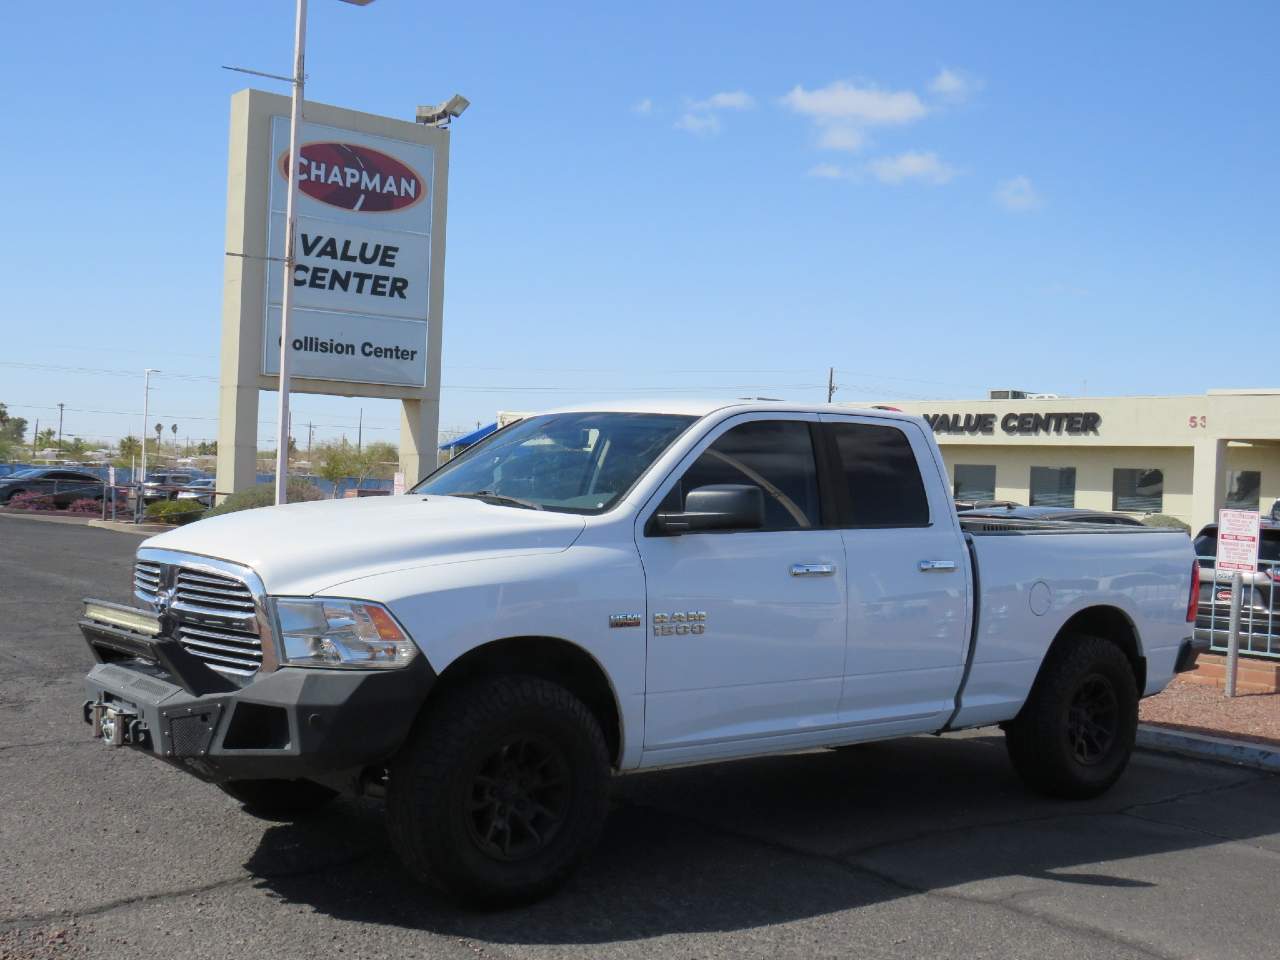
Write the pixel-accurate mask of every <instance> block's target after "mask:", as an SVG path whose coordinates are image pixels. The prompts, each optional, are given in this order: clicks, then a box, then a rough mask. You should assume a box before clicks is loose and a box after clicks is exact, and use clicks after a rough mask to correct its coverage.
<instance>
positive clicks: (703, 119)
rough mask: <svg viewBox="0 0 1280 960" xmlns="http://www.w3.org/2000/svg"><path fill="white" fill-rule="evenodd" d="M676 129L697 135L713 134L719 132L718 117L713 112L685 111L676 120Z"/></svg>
mask: <svg viewBox="0 0 1280 960" xmlns="http://www.w3.org/2000/svg"><path fill="white" fill-rule="evenodd" d="M675 127H676V129H677V130H684V131H685V132H686V133H694V134H698V135H699V136H704V137H707V136H714V135H715V134H717V133H719V132H720V118H719V117H717V116H716V115H715V114H714V113H692V112H689V113H685V114H683V115H681V117H680V119H679V120H677V121H676V123H675Z"/></svg>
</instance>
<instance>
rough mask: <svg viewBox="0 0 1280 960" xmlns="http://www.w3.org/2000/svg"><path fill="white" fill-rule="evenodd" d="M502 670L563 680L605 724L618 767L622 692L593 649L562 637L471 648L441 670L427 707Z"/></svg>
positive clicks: (607, 743)
mask: <svg viewBox="0 0 1280 960" xmlns="http://www.w3.org/2000/svg"><path fill="white" fill-rule="evenodd" d="M502 673H522V674H528V675H530V676H535V677H539V678H541V679H543V680H549V681H550V682H552V683H558V684H560V686H562V687H564V688H565V689H566V690H568V691H569V692H570V693H572V694H573V695H574V696H576V697H577V698H578V699H579V700H581V701H582V702H583V703H584V704H586V706H587V709H588V710H590V711H591V713H592V715H593V716H594V717H595V718H596V722H598V723H599V724H600V730H601V732H602V733H603V734H604V740H605V746H606V747H607V748H608V750H609V761H610V763H611V764H612V765H613V766H614V768H615V769H616V768H617V767H618V765H619V763H620V761H621V758H622V746H623V743H622V741H623V724H622V710H621V707H620V705H619V702H618V696H617V691H615V690H614V688H613V684H612V682H611V681H610V679H609V675H608V674H607V673H606V672H605V670H604V668H603V667H602V666H601V665H600V662H599V661H598V660H597V659H596V658H595V657H594V656H592V655H591V653H589V652H588V651H587V650H585V649H583V648H582V647H580V646H579V645H578V644H576V643H573V642H572V641H569V640H564V639H562V638H560V637H549V636H516V637H505V638H502V639H499V640H492V641H490V642H488V643H485V644H481V645H480V646H478V647H474V648H472V649H471V650H468V651H467V652H466V653H464V654H463V655H462V656H460V657H458V658H457V659H456V660H454V661H453V662H452V663H450V664H449V665H448V666H447V667H445V669H444V670H443V671H442V672H441V673H440V675H439V677H438V678H437V680H436V682H435V684H434V685H433V687H432V689H431V693H430V694H429V695H428V697H427V701H426V704H425V705H424V709H429V708H430V706H431V704H432V703H434V702H435V701H436V700H438V699H439V698H440V696H441V695H442V694H443V693H444V692H445V691H446V690H450V689H453V688H455V687H457V686H458V685H459V684H462V683H466V682H468V681H470V680H473V679H475V678H476V677H480V676H491V675H496V674H502Z"/></svg>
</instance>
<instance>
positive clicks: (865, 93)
mask: <svg viewBox="0 0 1280 960" xmlns="http://www.w3.org/2000/svg"><path fill="white" fill-rule="evenodd" d="M782 102H783V103H784V104H786V105H787V106H788V107H790V108H791V109H792V110H794V111H795V112H796V113H800V114H804V115H805V116H807V117H811V118H812V119H814V120H816V121H818V122H819V123H832V122H838V121H846V122H853V123H860V124H865V125H868V126H870V125H892V124H903V123H911V122H913V121H915V120H919V119H920V118H921V117H923V116H924V115H925V114H926V113H928V112H929V111H928V108H927V107H926V106H925V105H924V102H923V101H922V100H921V99H920V98H919V97H918V96H916V94H915V93H914V92H913V91H911V90H881V89H879V88H877V87H873V86H867V87H857V86H854V85H853V84H851V83H846V82H845V81H843V80H837V81H835V82H834V83H829V84H827V85H826V86H825V87H819V88H818V89H816V90H806V89H805V88H804V87H802V86H799V85H797V86H795V87H793V88H792V90H791V92H790V93H788V94H787V95H786V96H784V97H783V98H782Z"/></svg>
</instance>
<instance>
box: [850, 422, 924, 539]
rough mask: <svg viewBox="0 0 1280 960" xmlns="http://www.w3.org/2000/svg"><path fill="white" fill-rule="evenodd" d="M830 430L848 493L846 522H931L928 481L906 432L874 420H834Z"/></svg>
mask: <svg viewBox="0 0 1280 960" xmlns="http://www.w3.org/2000/svg"><path fill="white" fill-rule="evenodd" d="M831 431H832V436H833V437H834V439H835V448H836V454H837V456H838V457H839V464H838V467H839V469H840V471H841V473H842V475H843V476H844V484H845V490H846V491H847V505H846V515H845V518H844V519H845V523H846V524H847V525H849V526H854V527H922V526H925V525H927V524H928V523H929V501H928V498H927V497H926V496H925V492H924V481H923V480H922V479H921V477H920V467H919V465H918V464H917V463H916V456H915V454H914V453H912V451H911V442H910V441H909V440H908V439H907V435H906V434H905V433H903V432H902V431H901V430H899V429H898V428H897V427H887V426H880V425H878V424H872V423H833V424H831Z"/></svg>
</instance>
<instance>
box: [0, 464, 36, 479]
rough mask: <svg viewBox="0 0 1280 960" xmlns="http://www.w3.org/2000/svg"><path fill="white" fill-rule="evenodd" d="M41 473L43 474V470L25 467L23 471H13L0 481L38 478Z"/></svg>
mask: <svg viewBox="0 0 1280 960" xmlns="http://www.w3.org/2000/svg"><path fill="white" fill-rule="evenodd" d="M42 473H44V470H42V469H39V468H35V467H26V468H25V469H22V470H15V471H13V473H11V474H9V475H8V476H4V477H0V481H3V480H26V479H30V478H31V477H38V476H40V474H42Z"/></svg>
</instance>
